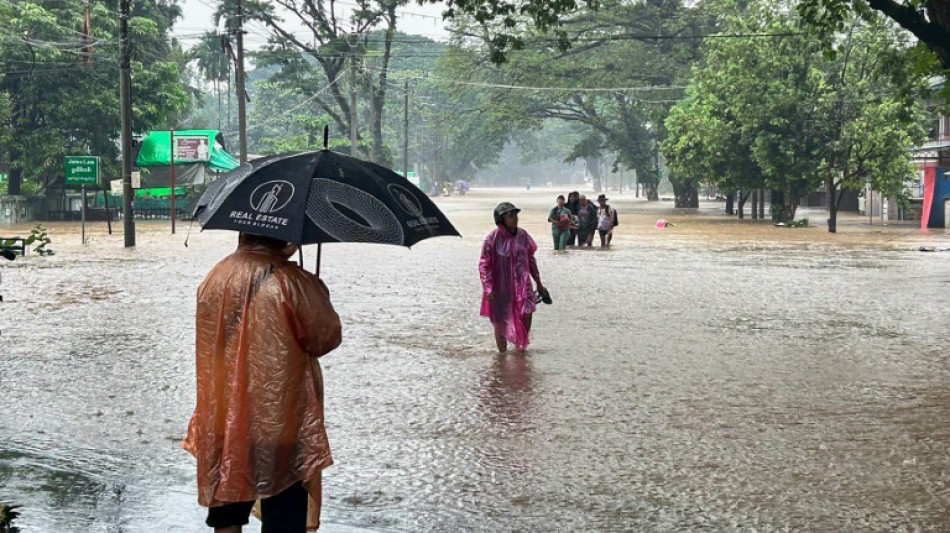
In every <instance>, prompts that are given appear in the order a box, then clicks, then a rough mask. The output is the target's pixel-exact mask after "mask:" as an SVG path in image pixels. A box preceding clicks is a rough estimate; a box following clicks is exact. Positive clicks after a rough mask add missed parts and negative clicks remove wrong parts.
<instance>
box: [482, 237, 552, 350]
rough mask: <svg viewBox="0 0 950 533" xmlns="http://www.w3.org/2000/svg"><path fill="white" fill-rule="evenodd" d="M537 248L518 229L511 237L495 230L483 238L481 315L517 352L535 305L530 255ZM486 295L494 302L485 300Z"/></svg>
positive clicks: (534, 267) (533, 264) (534, 265)
mask: <svg viewBox="0 0 950 533" xmlns="http://www.w3.org/2000/svg"><path fill="white" fill-rule="evenodd" d="M537 250H538V245H537V244H535V243H534V239H532V238H531V236H530V235H528V233H527V232H526V231H525V230H523V229H519V230H518V232H517V233H516V234H514V235H512V234H511V233H510V232H509V231H507V230H505V229H504V228H501V227H498V228H496V229H495V230H494V231H492V232H491V233H489V234H488V236H487V237H485V243H484V244H483V245H482V257H481V259H480V260H479V261H478V273H479V275H480V277H481V280H482V289H483V290H482V308H481V316H484V317H488V319H489V320H491V323H492V325H493V326H495V330H496V331H499V332H501V333H503V334H504V336H505V338H506V339H508V342H511V343H514V345H515V347H516V348H517V349H519V350H524V349H525V348H526V347H527V346H528V344H529V341H528V330H527V328H526V327H525V323H524V317H525V316H526V315H530V314H531V313H534V311H535V309H536V308H537V303H536V300H535V296H534V289H533V287H532V285H531V278H532V277H533V278H534V279H535V280H538V279H540V275H539V274H538V263H537V262H536V261H535V259H534V253H535V252H536V251H537ZM488 293H492V294H493V295H494V301H492V302H489V301H488Z"/></svg>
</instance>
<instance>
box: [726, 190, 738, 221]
mask: <svg viewBox="0 0 950 533" xmlns="http://www.w3.org/2000/svg"><path fill="white" fill-rule="evenodd" d="M735 206H736V197H735V195H733V194H727V195H726V214H727V215H729V216H733V215H735V214H736V210H735Z"/></svg>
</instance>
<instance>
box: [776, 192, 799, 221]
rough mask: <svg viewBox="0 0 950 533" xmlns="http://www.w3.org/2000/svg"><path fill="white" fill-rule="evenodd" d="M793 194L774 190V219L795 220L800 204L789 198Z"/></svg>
mask: <svg viewBox="0 0 950 533" xmlns="http://www.w3.org/2000/svg"><path fill="white" fill-rule="evenodd" d="M791 197H792V194H790V193H786V192H785V191H776V190H773V191H772V202H771V207H772V221H773V222H789V221H792V220H795V212H796V211H797V210H798V204H797V203H795V202H793V201H791V200H789V198H791Z"/></svg>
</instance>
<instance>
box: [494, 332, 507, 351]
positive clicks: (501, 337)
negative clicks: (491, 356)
mask: <svg viewBox="0 0 950 533" xmlns="http://www.w3.org/2000/svg"><path fill="white" fill-rule="evenodd" d="M495 345H496V346H498V353H505V352H507V351H508V339H506V338H505V334H504V333H502V332H500V331H498V330H497V329H496V330H495Z"/></svg>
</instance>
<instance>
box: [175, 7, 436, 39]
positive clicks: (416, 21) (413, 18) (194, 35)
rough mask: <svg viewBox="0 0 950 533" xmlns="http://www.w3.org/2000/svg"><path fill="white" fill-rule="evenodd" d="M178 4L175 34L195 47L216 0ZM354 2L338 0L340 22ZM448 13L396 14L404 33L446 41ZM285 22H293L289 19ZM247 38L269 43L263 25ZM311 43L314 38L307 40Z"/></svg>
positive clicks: (253, 28) (417, 9)
mask: <svg viewBox="0 0 950 533" xmlns="http://www.w3.org/2000/svg"><path fill="white" fill-rule="evenodd" d="M179 4H180V5H181V7H182V11H183V12H184V18H183V19H182V20H181V21H180V22H179V23H178V24H177V25H176V26H175V30H174V33H175V35H176V36H177V37H178V38H179V40H181V41H182V43H183V44H184V46H186V47H188V46H191V45H193V44H194V43H195V42H196V41H197V40H198V37H199V36H200V35H201V34H202V33H203V32H204V31H206V30H211V29H213V28H214V21H213V20H212V16H211V15H212V13H214V4H215V1H214V0H181V1H180V2H179ZM355 5H356V3H355V2H351V1H350V0H338V2H337V19H338V20H345V19H346V18H347V16H348V15H349V13H350V11H351V10H352V6H355ZM444 10H445V4H443V3H441V2H440V3H437V4H425V5H422V6H420V5H417V4H416V3H415V2H412V3H410V4H409V5H407V6H405V7H404V8H400V9H399V11H397V14H398V15H400V18H399V20H398V22H397V28H398V29H399V30H400V31H403V32H405V33H411V34H413V35H424V36H426V37H429V38H431V39H436V40H446V39H447V38H448V35H449V34H448V32H447V31H445V23H444V22H443V21H442V11H444ZM285 20H288V21H289V20H291V18H290V17H287V18H285ZM295 28H298V30H297V31H299V33H301V34H302V35H308V32H307V31H306V30H305V29H304V28H303V26H301V25H295ZM247 31H248V33H247V36H246V37H245V39H244V42H245V43H246V46H247V48H248V49H254V48H257V47H259V46H261V45H262V44H264V43H265V42H266V40H267V31H266V29H264V27H263V26H262V25H260V24H257V23H253V24H250V25H249V27H248V28H247ZM295 33H296V32H295ZM307 40H308V41H309V40H311V38H308V39H307Z"/></svg>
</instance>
